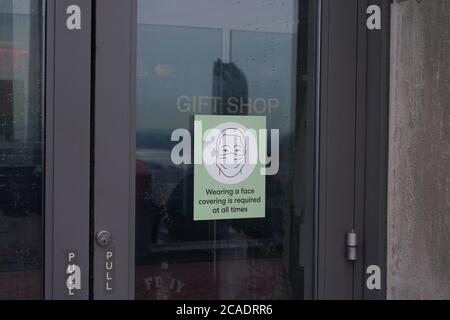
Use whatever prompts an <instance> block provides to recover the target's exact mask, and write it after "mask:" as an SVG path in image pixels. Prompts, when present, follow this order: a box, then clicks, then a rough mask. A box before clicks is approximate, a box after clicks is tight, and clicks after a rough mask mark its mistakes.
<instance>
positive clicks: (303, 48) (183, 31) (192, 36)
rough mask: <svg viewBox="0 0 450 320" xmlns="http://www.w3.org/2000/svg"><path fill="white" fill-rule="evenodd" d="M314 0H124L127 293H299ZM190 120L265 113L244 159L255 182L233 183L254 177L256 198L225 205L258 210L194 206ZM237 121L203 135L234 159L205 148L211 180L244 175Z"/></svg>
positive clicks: (309, 176)
mask: <svg viewBox="0 0 450 320" xmlns="http://www.w3.org/2000/svg"><path fill="white" fill-rule="evenodd" d="M314 2H315V1H307V0H305V1H295V0H283V1H273V0H245V1H218V0H188V1H186V0H139V1H138V50H137V52H138V65H137V68H138V75H137V77H138V78H137V133H136V134H137V150H136V155H137V163H136V167H137V168H136V169H137V180H136V298H137V299H303V298H312V297H313V292H314V287H313V283H314V264H313V261H314V248H315V243H314V232H313V231H314V214H315V206H314V190H315V185H314V181H315V179H314V178H315V175H314V163H315V151H314V150H315V135H314V132H315V100H314V97H315V65H316V64H315V32H314V28H312V26H314V25H315V5H314ZM299 26H300V27H299ZM201 116H210V117H201ZM196 119H197V121H196ZM198 119H202V121H203V122H202V124H203V125H206V122H205V121H206V119H209V120H207V121H211V122H213V123H216V124H217V123H222V122H224V123H233V124H236V123H237V122H240V123H244V122H245V123H252V122H253V121H255V123H256V122H258V123H260V124H263V123H265V124H264V125H261V127H258V133H257V135H258V134H259V135H258V137H257V139H255V141H258V150H259V151H260V152H261V150H264V149H263V148H264V146H265V147H267V150H268V152H267V153H264V154H265V156H266V157H267V159H271V160H272V162H271V163H270V164H268V165H267V168H266V170H265V171H264V170H261V171H260V170H259V167H258V169H257V170H256V171H255V170H254V171H252V173H251V177H253V176H254V175H256V176H257V175H260V177H256V178H255V179H256V180H249V181H259V182H260V183H254V184H251V185H250V188H249V189H245V190H244V189H240V190H243V191H242V192H253V190H252V188H255V190H256V189H257V190H260V189H261V190H263V191H261V192H262V193H261V194H262V195H263V196H261V197H260V198H259V200H258V199H257V198H254V199H253V198H251V197H247V198H248V201H254V202H257V201H260V202H262V206H258V207H256V206H253V207H252V206H251V205H248V204H245V205H242V206H241V207H239V208H236V207H233V206H230V207H228V209H227V210H242V212H246V211H247V210H249V211H253V213H255V216H258V218H251V217H249V218H246V217H245V215H242V216H239V217H236V215H231V214H228V213H227V214H224V215H223V216H219V215H216V216H212V215H210V216H209V217H208V218H206V219H203V218H202V219H200V220H199V219H198V217H199V216H201V217H204V216H205V214H204V212H199V211H202V210H203V209H199V208H200V207H199V206H198V204H199V201H198V199H197V198H196V193H197V192H198V189H208V188H209V186H210V185H217V183H216V182H214V181H213V179H212V176H211V177H208V178H207V179H206V180H199V178H198V177H199V175H200V171H199V170H200V169H199V166H202V165H199V164H198V163H196V164H193V160H195V159H194V158H195V157H194V154H195V150H194V147H195V146H196V144H198V137H197V136H196V135H198V134H199V133H198V131H197V129H198V128H199V127H198V123H199V122H198ZM230 121H232V122H230ZM219 127H220V128H222V129H223V127H221V125H219V126H218V127H217V128H219ZM263 127H264V128H263ZM249 128H250V127H249ZM261 128H263V129H261ZM252 129H256V127H255V128H252ZM264 129H267V131H264ZM241 133H242V130H241V129H240V128H231V127H227V128H226V129H224V130H223V131H222V132H221V134H220V135H218V137H217V138H216V140H215V142H216V143H215V144H214V146H216V148H217V150H216V149H215V152H216V153H215V157H217V158H216V159H219V158H220V159H225V158H227V159H228V157H229V156H230V155H232V157H233V159H234V160H233V161H235V162H234V164H235V166H234V167H229V166H228V167H227V164H226V162H224V163H223V167H222V168H221V167H220V166H219V162H220V161H219V160H217V161H219V162H218V163H217V166H218V167H219V171H218V172H219V176H220V175H221V174H222V177H221V178H219V180H221V181H222V182H223V190H225V191H224V192H228V191H231V190H232V188H231V187H230V185H233V186H234V188H235V189H233V190H238V189H236V188H237V187H239V188H240V187H241V186H242V185H241V184H240V183H241V182H236V181H238V180H239V181H245V179H246V178H242V179H241V178H240V177H239V174H240V175H243V170H244V168H246V165H247V164H250V163H247V162H245V161H244V162H239V161H240V160H239V159H244V158H245V157H251V156H249V155H248V154H247V150H250V149H251V148H250V144H248V142H249V140H247V139H248V137H247V136H244V135H242V136H241ZM255 137H256V136H255ZM241 138H242V139H241ZM202 140H203V145H205V143H206V140H205V137H204V136H203V135H202V134H201V133H200V141H202ZM266 140H267V141H266ZM236 141H238V142H236ZM230 145H232V146H233V148H234V149H233V150H234V151H233V152H232V153H230V151H229V150H228V151H227V148H228V149H229V147H230ZM180 146H183V148H182V151H180V152H178V151H179V150H180V149H179V148H180ZM219 149H220V150H222V151H218V150H219ZM177 150H178V151H177ZM255 150H256V149H255ZM203 152H204V149H203ZM222 152H223V154H222ZM250 153H251V152H250ZM255 154H258V155H259V153H258V152H255ZM177 156H178V157H177ZM203 156H205V154H203ZM222 156H223V158H221V157H222ZM242 157H244V158H242ZM260 157H261V156H260ZM262 158H265V157H264V156H262ZM245 159H247V158H245ZM181 160H182V161H181ZM236 161H237V162H236ZM263 167H266V166H264V165H263V166H262V168H263ZM236 168H237V169H236ZM255 172H256V173H255ZM259 172H261V173H259ZM235 173H236V174H235ZM231 177H233V178H236V177H237V178H236V179H237V180H236V179H235V180H233V181H234V182H233V181H232V180H227V179H229V178H231ZM208 179H209V180H208ZM248 179H250V178H248ZM252 179H253V178H252ZM199 181H201V182H199ZM203 181H204V182H203ZM194 182H195V183H194ZM247 186H248V185H247ZM214 190H217V189H214ZM227 197H228V198H226V201H235V203H236V201H237V202H239V201H241V200H242V199H243V198H242V199H240V198H237V197H236V194H234V196H231V195H230V194H229V193H228V195H227ZM221 199H222V200H225V198H221V197H220V196H219V197H218V198H216V200H221ZM252 199H253V200H252ZM246 201H247V200H246ZM218 203H219V204H220V203H221V202H220V201H219V202H218ZM222 205H225V204H223V203H222ZM261 207H263V208H264V209H263V210H262V211H263V212H261V209H258V208H261ZM255 208H256V209H255ZM222 212H227V211H222ZM234 212H235V211H234ZM250 216H251V215H250ZM231 217H233V218H231Z"/></svg>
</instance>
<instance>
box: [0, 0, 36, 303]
mask: <svg viewBox="0 0 450 320" xmlns="http://www.w3.org/2000/svg"><path fill="white" fill-rule="evenodd" d="M43 12H44V10H43V1H37V0H0V299H40V298H42V292H43V285H42V258H43V252H42V238H43V210H42V205H43V188H42V186H43V137H44V134H43V119H44V117H43V86H44V83H43V81H44V64H43V59H44V52H43V50H44V46H43V44H44V16H43Z"/></svg>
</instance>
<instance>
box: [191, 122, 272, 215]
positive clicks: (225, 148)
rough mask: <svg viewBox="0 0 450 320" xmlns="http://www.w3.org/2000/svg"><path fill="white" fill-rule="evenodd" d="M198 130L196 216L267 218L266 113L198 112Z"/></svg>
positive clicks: (195, 125)
mask: <svg viewBox="0 0 450 320" xmlns="http://www.w3.org/2000/svg"><path fill="white" fill-rule="evenodd" d="M194 131H195V137H194V138H195V140H194V141H195V145H194V148H195V151H194V152H195V156H194V220H195V221H204V220H224V219H250V218H264V217H265V211H266V210H265V202H266V176H265V175H264V173H265V171H264V169H263V168H264V167H265V165H264V161H265V155H266V148H267V131H266V117H253V116H195V124H194ZM200 137H201V138H200Z"/></svg>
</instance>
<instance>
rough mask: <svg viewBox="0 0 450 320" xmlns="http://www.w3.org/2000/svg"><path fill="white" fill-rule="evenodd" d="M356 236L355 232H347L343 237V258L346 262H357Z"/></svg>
mask: <svg viewBox="0 0 450 320" xmlns="http://www.w3.org/2000/svg"><path fill="white" fill-rule="evenodd" d="M357 249H358V235H357V234H356V232H355V230H352V231H350V232H347V234H346V236H345V258H346V259H347V260H348V261H356V260H358V252H357Z"/></svg>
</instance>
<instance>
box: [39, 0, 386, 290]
mask: <svg viewBox="0 0 450 320" xmlns="http://www.w3.org/2000/svg"><path fill="white" fill-rule="evenodd" d="M318 3H319V7H320V10H319V11H320V13H319V15H320V19H319V21H320V23H319V26H318V28H319V29H320V31H319V37H318V39H319V46H318V47H319V48H318V49H319V50H318V54H319V55H320V58H319V66H318V69H319V71H320V72H319V74H320V77H319V79H318V83H319V84H320V87H319V88H318V97H317V98H318V101H317V108H318V117H317V120H318V125H319V126H318V137H317V139H318V141H317V142H318V149H317V152H318V154H319V157H318V163H317V168H316V171H317V174H318V185H317V206H318V208H317V215H316V220H317V221H316V222H317V229H316V231H317V232H316V241H317V243H316V262H317V266H316V288H315V289H316V298H318V299H334V298H336V299H361V298H367V299H384V298H385V265H386V259H385V256H386V225H385V220H386V176H387V127H388V91H389V90H388V88H389V87H388V74H389V7H390V1H389V0H340V1H336V0H321V1H318ZM73 4H75V5H79V6H80V7H81V9H82V29H81V30H76V31H74V30H68V29H67V28H66V25H65V23H66V19H67V12H66V8H67V6H69V5H73ZM369 4H378V5H380V6H381V7H382V10H383V11H382V12H383V19H382V21H383V26H382V30H381V31H368V30H367V29H366V28H365V21H366V13H365V10H366V8H367V6H368V5H369ZM136 7H137V5H136V0H128V1H124V0H96V1H90V0H72V1H68V0H57V1H56V0H47V39H46V40H47V89H46V90H47V91H46V92H47V95H46V183H45V188H46V204H45V212H46V224H45V234H46V239H45V262H46V268H45V287H46V289H45V297H46V299H88V298H94V299H133V298H134V202H135V198H134V188H135V185H134V183H135V158H134V157H135V155H134V153H135V152H134V151H135V141H134V140H135V123H134V122H135V119H134V118H135V110H134V105H135V81H136V79H135V75H136V70H135V69H136V60H135V59H136V58H135V56H136ZM91 25H92V26H91ZM92 43H95V46H93V47H92V46H91V44H92ZM91 105H92V106H94V105H95V108H91ZM352 228H354V229H355V230H356V232H357V233H358V234H359V238H360V243H359V248H358V250H359V257H360V258H359V260H358V261H357V262H349V261H346V260H345V242H344V241H345V233H346V232H348V231H350V230H351V229H352ZM101 230H107V231H109V232H111V234H112V243H111V245H109V246H107V247H101V246H99V245H97V244H95V243H94V241H95V239H94V235H95V234H96V233H97V232H98V231H101ZM69 251H75V252H76V253H77V261H76V262H77V264H78V265H79V266H80V268H81V270H82V289H81V290H78V291H76V295H74V296H70V295H68V290H67V287H66V280H67V276H68V275H67V272H66V271H67V253H68V252H69ZM108 252H109V253H112V254H113V257H114V258H113V259H112V262H113V268H112V270H110V271H111V272H110V273H109V274H108V275H106V271H107V270H106V268H105V263H106V262H108V261H106V260H107V259H108V258H107V253H108ZM369 264H377V265H379V266H380V267H381V269H382V274H383V287H382V290H380V291H369V290H368V289H367V288H366V286H365V269H366V267H367V266H368V265H369ZM109 278H112V279H109Z"/></svg>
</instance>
